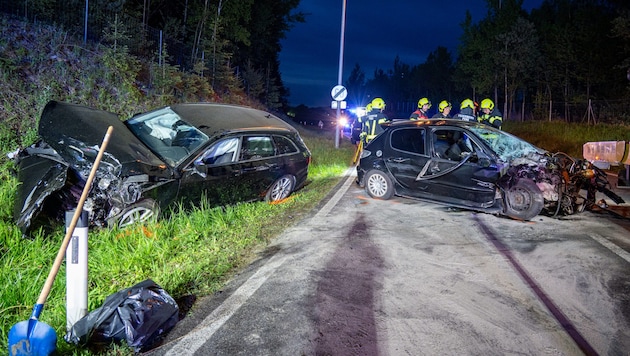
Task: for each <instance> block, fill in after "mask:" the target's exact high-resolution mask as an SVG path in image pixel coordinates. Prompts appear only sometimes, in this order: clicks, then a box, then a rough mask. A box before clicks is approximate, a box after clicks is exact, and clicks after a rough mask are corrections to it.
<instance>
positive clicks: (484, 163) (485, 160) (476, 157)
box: [470, 152, 492, 168]
mask: <svg viewBox="0 0 630 356" xmlns="http://www.w3.org/2000/svg"><path fill="white" fill-rule="evenodd" d="M470 161H471V162H476V163H477V164H478V165H479V166H481V167H484V168H486V167H490V166H491V165H492V159H490V157H488V155H486V154H485V153H483V152H473V153H472V157H471V159H470Z"/></svg>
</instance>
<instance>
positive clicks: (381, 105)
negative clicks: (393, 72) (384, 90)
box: [372, 98, 385, 110]
mask: <svg viewBox="0 0 630 356" xmlns="http://www.w3.org/2000/svg"><path fill="white" fill-rule="evenodd" d="M372 109H378V110H383V109H385V100H383V99H381V98H374V100H372Z"/></svg>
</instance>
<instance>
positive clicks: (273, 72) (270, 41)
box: [0, 0, 304, 109]
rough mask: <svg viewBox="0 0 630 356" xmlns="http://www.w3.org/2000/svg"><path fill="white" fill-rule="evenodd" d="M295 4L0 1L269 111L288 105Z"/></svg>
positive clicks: (299, 17)
mask: <svg viewBox="0 0 630 356" xmlns="http://www.w3.org/2000/svg"><path fill="white" fill-rule="evenodd" d="M298 4H299V0H256V1H254V0H213V1H210V0H182V1H171V0H63V1H60V0H0V10H2V11H4V12H5V13H7V12H8V13H12V14H14V15H17V16H20V17H26V18H28V19H30V20H31V21H38V22H47V23H51V24H53V23H54V24H57V25H61V26H62V27H63V28H64V29H66V30H69V31H71V33H74V34H76V35H77V36H83V35H85V36H86V38H87V39H88V40H90V41H96V42H100V43H104V44H106V45H109V46H114V47H117V48H121V49H125V50H129V52H130V53H131V54H133V55H137V56H140V57H142V58H154V59H155V61H156V62H159V63H160V64H162V63H165V64H168V65H170V66H176V67H177V69H179V70H183V71H191V72H194V73H196V74H199V75H202V76H204V77H206V78H207V80H208V82H209V83H210V85H211V88H212V90H213V91H214V92H215V93H217V95H219V96H220V95H221V93H230V92H234V91H243V92H244V93H245V94H246V95H247V96H248V97H250V98H252V99H254V100H257V101H259V102H261V103H262V104H264V105H266V106H267V107H269V108H272V109H275V108H279V107H281V106H283V105H286V97H287V96H288V93H287V89H286V88H285V87H284V85H283V83H282V79H281V77H280V71H279V53H280V49H281V46H280V41H281V39H282V38H284V36H285V34H286V32H287V31H288V30H289V29H290V28H291V26H292V25H293V24H294V23H296V22H303V21H304V15H303V14H302V13H300V12H296V11H294V10H295V9H296V8H297V6H298ZM86 14H87V16H86ZM86 17H87V19H86ZM158 32H159V33H158ZM158 41H159V43H161V44H162V45H161V46H159V49H158V48H156V45H157V43H158ZM169 69H172V68H169ZM170 73H171V74H172V75H177V74H176V73H173V72H172V71H170Z"/></svg>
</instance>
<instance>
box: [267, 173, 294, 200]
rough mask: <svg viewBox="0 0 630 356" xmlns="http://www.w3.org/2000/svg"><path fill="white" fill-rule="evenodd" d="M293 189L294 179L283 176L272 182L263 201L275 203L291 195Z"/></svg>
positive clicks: (290, 176)
mask: <svg viewBox="0 0 630 356" xmlns="http://www.w3.org/2000/svg"><path fill="white" fill-rule="evenodd" d="M293 188H295V177H294V176H292V175H290V174H286V175H283V176H282V177H280V178H278V180H276V181H275V182H273V184H272V185H271V187H270V188H269V190H268V191H267V194H266V195H265V201H267V202H269V203H275V202H278V201H281V200H283V199H286V198H288V197H289V195H291V193H293Z"/></svg>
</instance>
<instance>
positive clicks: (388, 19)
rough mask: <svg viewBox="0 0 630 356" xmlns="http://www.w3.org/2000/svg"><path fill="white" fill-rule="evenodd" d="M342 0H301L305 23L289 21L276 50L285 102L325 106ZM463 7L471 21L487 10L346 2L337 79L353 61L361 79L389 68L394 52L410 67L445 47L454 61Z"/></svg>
mask: <svg viewBox="0 0 630 356" xmlns="http://www.w3.org/2000/svg"><path fill="white" fill-rule="evenodd" d="M541 3H542V0H524V1H523V8H524V9H525V10H527V11H529V10H531V9H532V8H534V7H538V6H540V4H541ZM342 4H343V1H342V0H337V1H334V0H302V1H301V3H300V6H299V7H298V9H297V10H298V11H301V12H303V13H305V14H307V15H306V22H305V23H297V24H294V27H293V28H292V29H291V30H290V31H289V32H288V33H287V36H286V39H284V40H283V41H282V52H281V53H280V71H281V73H282V80H283V82H284V84H285V86H286V87H287V88H289V90H290V96H289V103H290V104H291V105H298V104H305V105H307V106H310V107H315V106H330V102H331V100H332V98H331V96H330V91H331V89H332V87H334V86H335V85H337V81H338V75H339V48H340V47H339V43H340V37H341V14H342ZM466 10H470V13H471V15H472V20H473V22H475V23H476V22H478V21H480V20H481V19H483V18H484V17H485V15H486V13H487V9H486V2H485V1H484V0H442V1H415V0H406V1H397V0H393V1H377V0H361V1H356V0H348V1H347V5H346V29H345V45H344V58H343V73H342V76H343V79H342V83H344V82H345V81H346V79H347V78H348V76H349V75H350V72H351V71H352V68H354V65H355V63H359V65H360V66H361V69H362V70H363V72H364V73H365V77H366V80H367V79H370V78H372V77H373V73H374V70H375V69H377V68H379V69H383V70H385V71H387V70H389V69H392V68H393V64H394V59H395V58H396V56H399V57H400V59H401V61H402V62H403V63H406V64H409V65H411V66H415V65H418V64H421V63H424V62H425V61H426V59H427V56H428V55H429V53H430V52H432V51H435V50H436V49H437V47H438V46H444V47H446V48H448V50H449V51H450V52H451V54H452V56H453V60H455V59H456V51H457V45H458V43H459V39H460V37H461V35H462V29H461V23H462V22H463V21H464V19H465V14H466ZM350 95H351V93H350V94H349V97H350Z"/></svg>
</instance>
